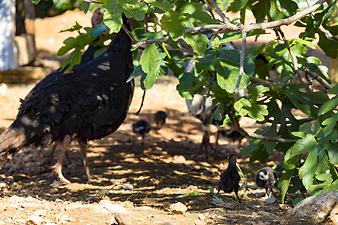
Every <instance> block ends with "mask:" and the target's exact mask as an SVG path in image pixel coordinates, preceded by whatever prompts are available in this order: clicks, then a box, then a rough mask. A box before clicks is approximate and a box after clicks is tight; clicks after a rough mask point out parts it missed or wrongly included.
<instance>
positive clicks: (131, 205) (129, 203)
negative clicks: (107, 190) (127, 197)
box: [122, 201, 134, 208]
mask: <svg viewBox="0 0 338 225" xmlns="http://www.w3.org/2000/svg"><path fill="white" fill-rule="evenodd" d="M122 206H123V207H125V208H134V203H132V202H131V201H124V202H122Z"/></svg>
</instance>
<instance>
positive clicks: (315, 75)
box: [305, 70, 332, 89]
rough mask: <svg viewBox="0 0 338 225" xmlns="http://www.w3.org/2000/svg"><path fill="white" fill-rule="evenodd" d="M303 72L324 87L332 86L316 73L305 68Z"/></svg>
mask: <svg viewBox="0 0 338 225" xmlns="http://www.w3.org/2000/svg"><path fill="white" fill-rule="evenodd" d="M305 73H306V74H308V75H309V76H310V77H312V78H313V79H315V80H316V81H318V83H320V84H321V85H322V86H323V87H325V88H326V89H330V88H332V86H331V84H329V83H327V82H326V81H325V80H324V79H323V78H321V77H320V76H319V75H318V74H316V73H314V72H312V71H310V70H305Z"/></svg>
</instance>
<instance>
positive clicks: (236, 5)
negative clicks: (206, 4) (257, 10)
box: [227, 0, 249, 12]
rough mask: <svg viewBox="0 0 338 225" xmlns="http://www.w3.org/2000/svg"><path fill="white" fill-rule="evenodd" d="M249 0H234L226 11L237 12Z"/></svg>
mask: <svg viewBox="0 0 338 225" xmlns="http://www.w3.org/2000/svg"><path fill="white" fill-rule="evenodd" d="M248 1H249V0H235V1H233V2H232V3H231V4H230V6H229V7H228V10H227V11H230V12H238V11H239V10H240V9H243V8H244V7H245V6H246V4H247V3H248Z"/></svg>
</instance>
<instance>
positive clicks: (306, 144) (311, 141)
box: [284, 134, 317, 167]
mask: <svg viewBox="0 0 338 225" xmlns="http://www.w3.org/2000/svg"><path fill="white" fill-rule="evenodd" d="M316 145H317V141H316V139H315V138H314V136H313V135H312V134H307V135H306V136H305V138H303V139H300V140H298V141H297V142H296V143H295V144H294V145H293V146H292V147H291V148H289V150H288V151H287V152H286V154H285V157H284V162H287V163H288V162H289V161H290V160H292V159H293V158H295V157H296V156H298V155H300V154H303V153H305V152H307V151H312V150H313V149H314V148H315V147H316ZM293 166H294V165H293ZM293 166H292V167H293Z"/></svg>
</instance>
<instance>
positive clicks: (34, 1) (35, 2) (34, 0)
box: [32, 0, 41, 5]
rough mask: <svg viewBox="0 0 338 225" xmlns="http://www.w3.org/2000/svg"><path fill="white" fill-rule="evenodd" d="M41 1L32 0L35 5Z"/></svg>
mask: <svg viewBox="0 0 338 225" xmlns="http://www.w3.org/2000/svg"><path fill="white" fill-rule="evenodd" d="M40 1H41V0H32V2H33V3H34V4H35V5H37V4H39V2H40Z"/></svg>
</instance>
